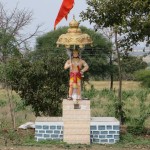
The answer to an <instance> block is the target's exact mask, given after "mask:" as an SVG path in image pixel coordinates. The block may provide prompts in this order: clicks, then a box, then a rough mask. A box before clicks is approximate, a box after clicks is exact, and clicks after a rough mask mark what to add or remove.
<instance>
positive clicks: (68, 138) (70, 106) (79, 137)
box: [63, 99, 91, 144]
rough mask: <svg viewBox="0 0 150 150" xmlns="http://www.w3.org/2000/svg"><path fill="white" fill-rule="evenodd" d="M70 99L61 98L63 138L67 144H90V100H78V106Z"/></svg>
mask: <svg viewBox="0 0 150 150" xmlns="http://www.w3.org/2000/svg"><path fill="white" fill-rule="evenodd" d="M74 104H75V102H74V101H72V100H66V99H64V100H63V122H64V135H63V140H64V142H67V143H69V144H79V143H81V144H90V118H91V117H90V101H89V100H80V101H79V108H78V109H76V108H75V107H74Z"/></svg>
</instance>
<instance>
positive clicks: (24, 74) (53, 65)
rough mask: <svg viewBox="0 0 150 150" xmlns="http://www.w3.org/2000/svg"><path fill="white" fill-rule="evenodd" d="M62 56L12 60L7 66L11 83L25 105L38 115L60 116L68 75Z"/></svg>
mask: <svg viewBox="0 0 150 150" xmlns="http://www.w3.org/2000/svg"><path fill="white" fill-rule="evenodd" d="M63 64H64V59H63V57H61V56H59V57H49V56H47V58H42V59H40V60H36V61H33V62H31V61H30V59H29V60H28V59H11V60H9V62H8V63H7V66H6V72H7V73H6V75H7V79H8V83H9V85H11V86H12V89H13V90H15V91H16V92H17V93H18V94H19V95H20V97H21V98H22V100H23V101H24V104H25V105H26V106H28V105H31V106H32V108H33V110H34V112H35V114H36V116H39V115H41V114H44V115H49V116H52V115H60V113H61V99H62V98H64V96H65V95H67V94H66V93H67V88H66V87H67V84H68V82H67V80H68V74H67V72H65V71H64V69H63Z"/></svg>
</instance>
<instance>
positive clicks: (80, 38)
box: [56, 18, 93, 48]
mask: <svg viewBox="0 0 150 150" xmlns="http://www.w3.org/2000/svg"><path fill="white" fill-rule="evenodd" d="M92 43H93V41H92V39H91V37H90V36H89V35H88V34H85V33H82V31H81V29H80V28H79V23H78V22H77V21H76V20H75V18H73V20H72V21H71V22H70V23H69V29H68V32H67V33H66V34H62V35H60V36H59V38H58V41H57V42H56V44H57V46H59V45H64V46H65V47H66V48H70V47H71V46H76V45H78V46H79V47H80V48H84V46H85V45H88V44H90V45H92Z"/></svg>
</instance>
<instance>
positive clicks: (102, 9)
mask: <svg viewBox="0 0 150 150" xmlns="http://www.w3.org/2000/svg"><path fill="white" fill-rule="evenodd" d="M87 4H88V8H87V9H86V11H83V12H82V13H81V17H82V19H83V20H89V21H90V23H94V24H96V25H97V26H98V27H100V28H108V27H110V28H113V31H114V39H115V42H114V43H115V50H116V52H117V58H118V60H117V63H118V75H119V90H118V101H119V103H118V104H119V105H118V108H117V109H118V113H119V120H120V121H121V123H122V124H123V120H124V116H123V110H122V67H121V54H120V50H122V51H125V52H126V51H128V50H131V49H132V48H131V46H133V45H135V44H137V43H138V42H139V41H144V40H145V38H146V37H148V38H147V43H149V42H150V41H149V36H150V34H149V32H148V31H149V29H150V15H149V14H150V13H149V12H150V8H149V1H148V0H145V1H143V0H135V1H131V0H108V1H105V0H87Z"/></svg>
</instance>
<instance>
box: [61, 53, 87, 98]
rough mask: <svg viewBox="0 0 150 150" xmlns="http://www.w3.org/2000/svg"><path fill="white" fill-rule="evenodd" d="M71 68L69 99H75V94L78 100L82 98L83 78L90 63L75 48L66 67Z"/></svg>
mask: <svg viewBox="0 0 150 150" xmlns="http://www.w3.org/2000/svg"><path fill="white" fill-rule="evenodd" d="M68 68H69V69H70V81H69V96H68V100H73V95H74V94H75V96H76V98H75V99H77V100H81V79H82V77H83V74H84V72H85V71H87V70H88V68H89V66H88V64H87V63H86V62H85V61H84V60H82V59H81V58H80V57H79V51H78V50H73V52H72V57H71V58H70V59H69V60H67V61H66V63H65V66H64V69H68Z"/></svg>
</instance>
